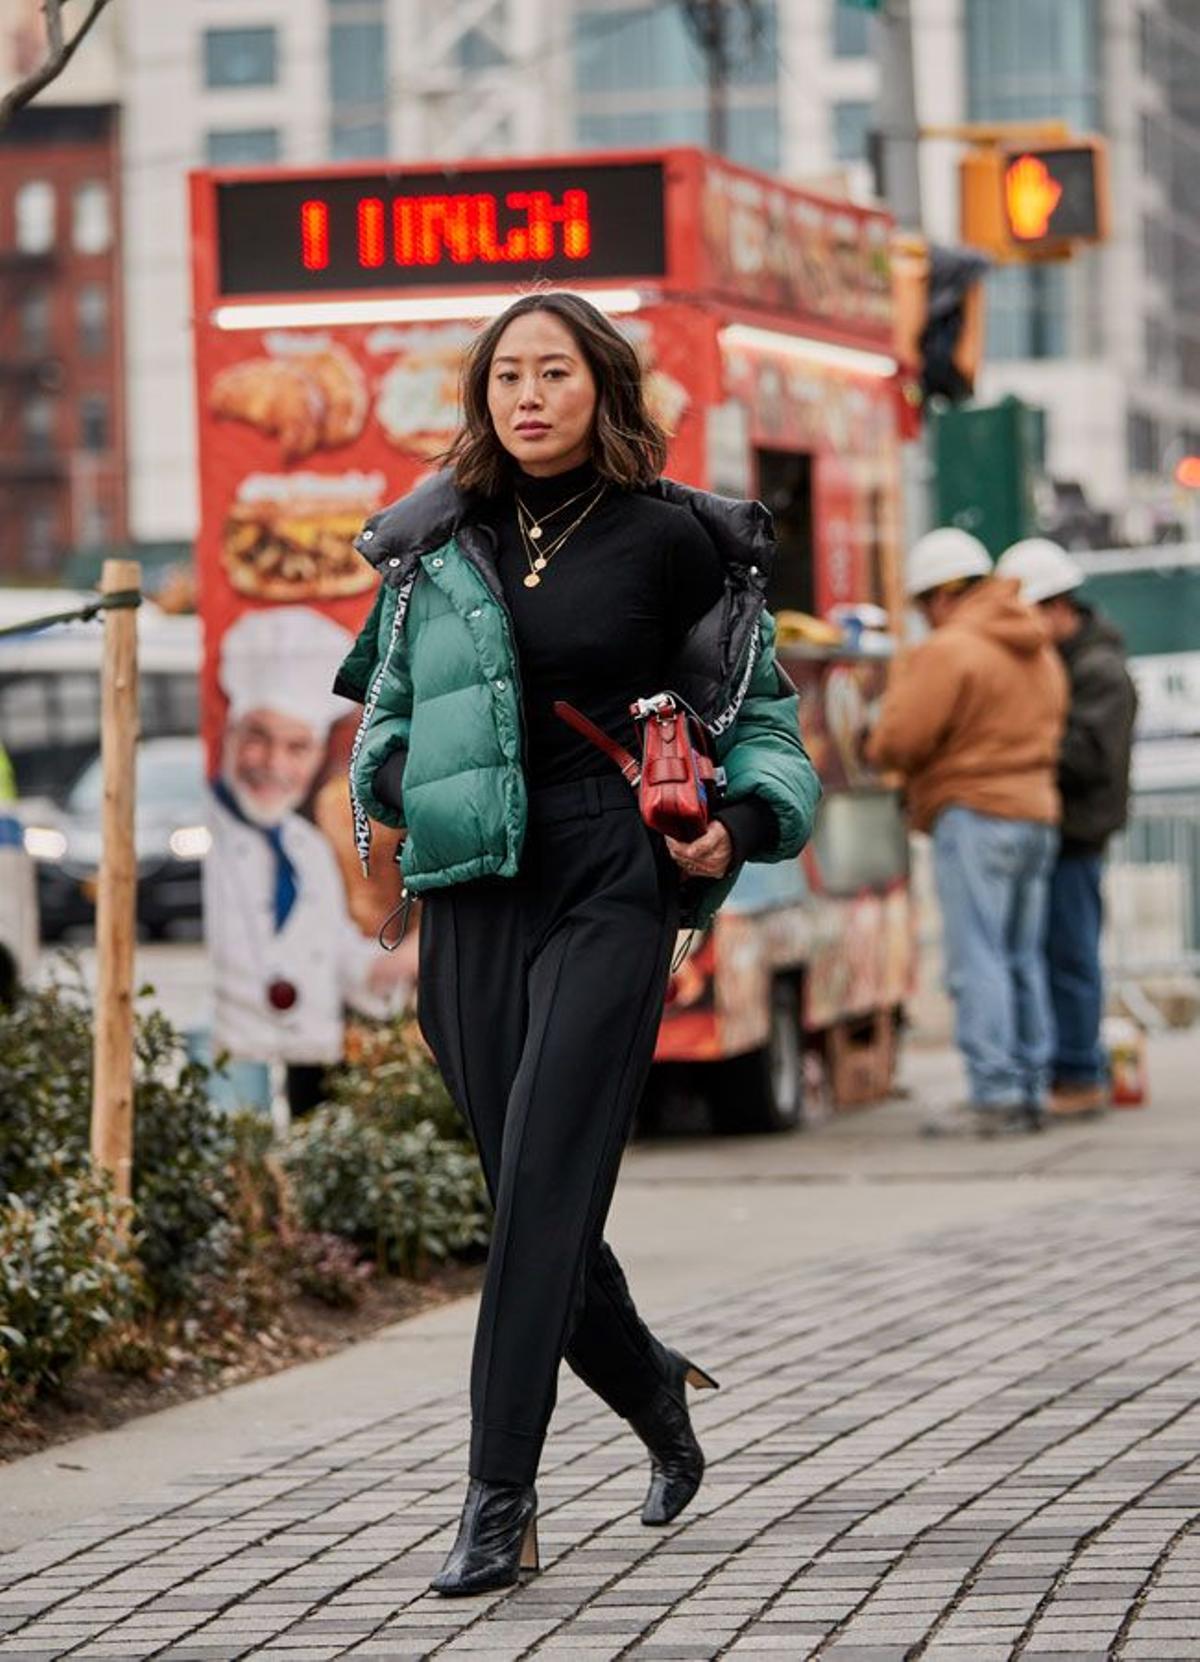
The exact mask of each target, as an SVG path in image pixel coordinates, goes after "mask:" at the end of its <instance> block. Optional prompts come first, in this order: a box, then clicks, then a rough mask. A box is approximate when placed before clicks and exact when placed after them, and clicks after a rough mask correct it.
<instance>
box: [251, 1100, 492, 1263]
mask: <svg viewBox="0 0 1200 1662" xmlns="http://www.w3.org/2000/svg"><path fill="white" fill-rule="evenodd" d="M283 1164H284V1167H285V1169H286V1171H287V1174H288V1176H289V1178H290V1179H291V1184H292V1190H293V1193H294V1196H295V1200H296V1207H297V1210H298V1212H299V1216H300V1220H301V1222H302V1223H303V1225H304V1227H305V1228H306V1229H311V1230H317V1231H323V1232H332V1233H334V1234H336V1235H343V1236H345V1237H346V1238H347V1239H348V1240H352V1241H356V1242H358V1243H359V1245H361V1246H362V1247H364V1248H366V1249H367V1250H369V1251H371V1252H373V1253H374V1254H375V1257H376V1259H377V1261H378V1262H379V1264H380V1265H381V1266H384V1267H386V1268H389V1269H393V1270H397V1271H399V1272H400V1273H402V1274H407V1275H419V1274H422V1273H423V1272H424V1271H425V1270H426V1269H427V1267H428V1263H429V1260H430V1259H445V1258H449V1257H452V1256H453V1255H455V1254H457V1253H464V1252H467V1251H469V1250H471V1249H472V1248H475V1247H478V1246H481V1245H482V1244H483V1243H484V1242H485V1241H486V1239H487V1212H486V1200H485V1196H484V1191H483V1182H482V1178H481V1177H480V1173H479V1165H478V1161H477V1160H476V1158H475V1156H474V1154H472V1153H470V1152H469V1151H468V1150H467V1149H465V1148H464V1147H463V1145H462V1144H461V1143H459V1142H450V1141H449V1140H448V1139H447V1138H445V1137H443V1136H440V1135H439V1133H438V1131H437V1128H436V1126H435V1125H433V1124H432V1123H431V1122H430V1121H428V1120H425V1121H421V1122H420V1123H418V1124H417V1125H415V1126H413V1127H411V1128H402V1129H396V1128H395V1127H394V1126H392V1125H390V1124H389V1123H387V1120H386V1118H385V1117H382V1116H381V1117H380V1118H370V1117H368V1116H367V1115H366V1114H365V1113H362V1112H359V1111H357V1110H355V1109H354V1108H349V1107H329V1108H322V1109H320V1110H319V1111H318V1112H317V1113H316V1114H314V1115H312V1117H311V1118H309V1119H308V1120H306V1121H305V1122H304V1123H303V1125H302V1126H301V1127H300V1128H299V1129H298V1130H296V1131H295V1132H294V1133H293V1134H292V1137H291V1139H290V1141H289V1143H288V1145H287V1146H286V1148H285V1149H284V1152H283Z"/></svg>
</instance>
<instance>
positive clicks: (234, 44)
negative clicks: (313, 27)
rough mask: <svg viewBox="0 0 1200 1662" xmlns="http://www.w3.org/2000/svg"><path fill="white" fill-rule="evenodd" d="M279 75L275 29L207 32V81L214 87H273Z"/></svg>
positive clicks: (205, 53)
mask: <svg viewBox="0 0 1200 1662" xmlns="http://www.w3.org/2000/svg"><path fill="white" fill-rule="evenodd" d="M278 73H279V65H278V51H277V41H276V31H275V30H274V29H206V30H205V32H204V82H205V85H206V86H210V87H272V86H274V85H275V82H276V79H277V77H278Z"/></svg>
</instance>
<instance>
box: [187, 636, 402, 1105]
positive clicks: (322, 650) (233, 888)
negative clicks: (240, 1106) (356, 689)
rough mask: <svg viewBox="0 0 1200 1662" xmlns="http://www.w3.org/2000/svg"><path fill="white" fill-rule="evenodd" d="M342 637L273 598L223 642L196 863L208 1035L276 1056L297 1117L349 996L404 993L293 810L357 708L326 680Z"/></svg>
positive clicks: (382, 1005) (362, 1005)
mask: <svg viewBox="0 0 1200 1662" xmlns="http://www.w3.org/2000/svg"><path fill="white" fill-rule="evenodd" d="M351 644H352V637H351V636H350V635H349V634H348V633H347V631H346V630H344V629H341V628H339V626H338V625H337V624H336V623H334V622H333V621H332V620H331V619H330V618H327V617H325V616H323V615H322V614H321V613H320V612H316V611H313V610H312V609H311V608H310V607H307V606H283V605H280V606H269V607H266V608H264V609H262V610H259V611H253V612H247V613H245V614H244V615H243V616H242V617H240V618H239V619H238V620H237V622H236V623H234V624H233V625H232V627H231V628H230V629H228V630H227V631H226V633H225V635H224V637H223V639H222V641H221V655H220V666H219V671H218V675H219V680H220V685H221V690H222V692H223V693H224V694H225V696H226V698H227V699H228V701H229V708H228V714H227V716H226V723H225V732H224V738H223V741H222V747H221V757H220V768H219V771H218V773H217V775H216V777H215V778H214V779H213V780H212V781H211V789H212V795H213V799H214V800H213V803H212V834H213V844H212V849H211V852H210V854H209V857H208V859H207V860H206V862H205V868H206V869H205V924H206V931H207V937H208V943H209V950H210V953H211V955H212V964H213V979H214V983H215V994H216V997H215V1013H214V1021H213V1042H214V1048H215V1049H216V1050H217V1051H218V1052H219V1051H228V1052H229V1054H230V1055H231V1056H232V1057H233V1058H234V1059H235V1060H236V1061H254V1062H282V1063H285V1064H286V1069H287V1098H288V1106H289V1108H290V1110H291V1113H292V1116H293V1117H297V1116H299V1115H303V1114H305V1113H307V1112H309V1111H311V1109H313V1108H314V1107H315V1106H316V1105H317V1104H318V1103H319V1102H320V1101H321V1099H322V1096H323V1094H324V1085H325V1070H326V1069H327V1068H328V1067H329V1066H330V1064H332V1063H335V1062H338V1061H340V1060H341V1059H342V1055H343V1048H344V1010H345V1006H346V1005H350V1006H352V1007H353V1008H355V1009H357V1010H359V1011H361V1012H362V1013H363V1014H365V1015H372V1016H387V1015H390V1014H392V1013H393V1012H395V1011H396V1010H398V1009H400V1008H402V1007H403V1005H404V1003H405V1001H406V998H407V995H408V993H409V991H410V987H409V972H408V970H407V967H406V964H405V962H404V961H397V960H396V959H394V958H391V957H389V956H388V955H387V954H386V953H384V952H382V951H381V950H380V948H379V945H378V943H377V942H376V941H375V940H373V939H371V938H369V937H367V936H364V935H363V934H361V933H360V931H359V930H358V928H357V927H356V925H355V923H354V922H353V920H352V918H351V916H350V913H349V910H348V908H347V905H346V891H345V886H344V884H343V881H342V875H341V872H340V870H339V867H338V863H337V859H336V857H335V855H334V851H333V849H332V847H331V846H330V844H329V842H328V840H327V839H326V837H325V836H324V834H323V833H322V832H321V831H319V830H318V829H317V827H316V826H315V825H313V824H312V823H311V822H310V821H309V820H307V819H305V818H304V817H303V815H301V814H300V813H299V812H297V810H298V809H299V807H300V805H301V804H302V803H303V802H304V801H305V800H306V799H307V797H308V796H309V794H310V792H311V790H312V788H313V785H314V783H315V781H316V778H317V774H318V772H319V771H320V768H321V764H322V762H323V760H324V757H325V747H326V740H327V738H328V734H329V729H330V728H331V726H332V725H333V723H334V722H335V721H337V720H338V719H339V718H340V717H342V716H344V715H347V714H349V713H350V712H351V711H352V710H353V709H354V705H352V704H350V703H349V702H348V701H347V700H345V699H342V698H337V697H335V695H334V694H333V693H331V692H330V691H329V690H328V689H329V687H330V685H331V684H332V682H333V678H334V675H335V673H336V671H337V667H338V665H339V664H340V663H341V661H342V659H343V658H344V656H345V654H346V652H347V651H348V649H349V647H350V645H351Z"/></svg>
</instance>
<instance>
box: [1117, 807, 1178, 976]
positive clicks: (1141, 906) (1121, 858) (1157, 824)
mask: <svg viewBox="0 0 1200 1662" xmlns="http://www.w3.org/2000/svg"><path fill="white" fill-rule="evenodd" d="M1105 894H1106V910H1107V920H1106V928H1105V952H1104V956H1105V962H1106V964H1107V966H1108V970H1109V973H1110V975H1111V976H1112V977H1113V978H1114V979H1116V980H1118V981H1120V980H1131V979H1134V978H1135V977H1138V976H1142V975H1172V974H1179V973H1187V972H1193V973H1200V795H1197V794H1195V793H1176V794H1172V793H1170V792H1163V793H1162V794H1161V795H1157V794H1156V795H1148V794H1138V795H1135V796H1134V798H1133V799H1132V802H1131V805H1130V817H1129V824H1128V825H1127V826H1126V828H1125V830H1124V832H1123V833H1122V834H1121V835H1120V836H1119V837H1116V838H1114V839H1113V842H1112V844H1111V846H1110V849H1109V855H1108V864H1107V871H1106V876H1105Z"/></svg>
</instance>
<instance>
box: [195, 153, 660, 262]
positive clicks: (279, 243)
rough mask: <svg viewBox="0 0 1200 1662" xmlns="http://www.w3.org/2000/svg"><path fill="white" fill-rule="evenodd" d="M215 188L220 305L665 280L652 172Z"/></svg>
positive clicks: (647, 167) (537, 170) (553, 170)
mask: <svg viewBox="0 0 1200 1662" xmlns="http://www.w3.org/2000/svg"><path fill="white" fill-rule="evenodd" d="M432 184H436V185H437V186H439V187H440V188H438V189H436V190H434V189H430V188H429V186H430V185H432ZM216 189H217V237H218V270H219V287H220V291H221V293H222V294H225V295H239V294H300V295H302V294H316V293H332V292H336V291H339V290H349V289H403V288H410V287H417V286H431V287H432V286H442V285H454V286H467V287H469V286H472V285H490V286H492V287H495V285H496V283H497V282H502V283H504V284H508V283H511V282H520V281H529V280H531V279H535V278H538V277H546V278H550V279H557V280H565V281H570V280H572V279H589V278H609V277H627V278H628V277H660V276H662V275H664V273H665V270H666V239H665V234H664V225H663V175H662V165H661V164H660V163H658V162H650V163H641V162H637V163H629V164H625V165H622V164H619V163H617V164H607V163H603V164H598V165H588V164H586V163H584V164H581V165H580V166H577V167H532V168H528V169H522V170H520V172H516V171H514V170H507V169H505V170H499V169H489V170H483V169H480V170H478V171H476V172H471V173H456V174H453V175H450V176H444V175H429V174H423V175H419V176H409V177H407V178H406V177H405V176H404V175H402V174H387V175H384V174H380V175H362V174H359V175H357V176H354V177H342V178H338V177H337V176H333V177H329V176H325V177H321V176H314V177H312V178H308V179H303V178H300V179H297V178H276V179H269V180H258V179H238V180H227V181H221V182H218V184H217V187H216Z"/></svg>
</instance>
